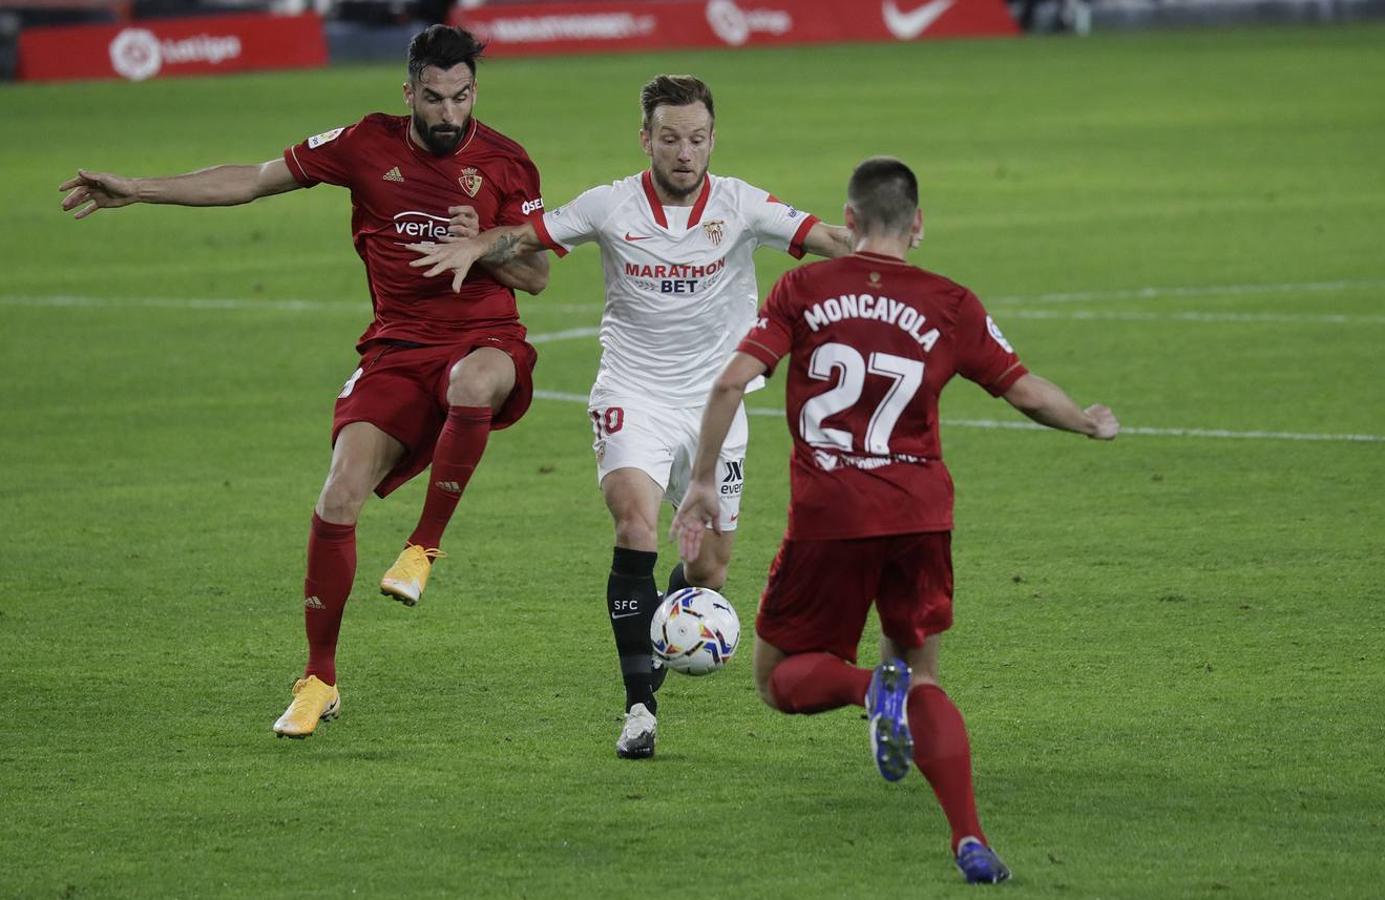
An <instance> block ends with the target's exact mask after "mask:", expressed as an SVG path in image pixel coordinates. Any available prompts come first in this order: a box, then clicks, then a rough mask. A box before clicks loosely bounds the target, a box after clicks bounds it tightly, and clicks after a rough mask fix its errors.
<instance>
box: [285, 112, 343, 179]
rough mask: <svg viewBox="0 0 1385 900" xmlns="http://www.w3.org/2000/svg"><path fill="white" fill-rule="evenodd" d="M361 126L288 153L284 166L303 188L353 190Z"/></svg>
mask: <svg viewBox="0 0 1385 900" xmlns="http://www.w3.org/2000/svg"><path fill="white" fill-rule="evenodd" d="M361 124H362V123H360V122H357V123H356V124H355V125H352V126H350V127H347V128H334V129H332V130H331V131H324V132H323V133H322V134H317V135H313V136H312V137H310V138H308V139H307V140H305V141H303V142H302V143H300V144H294V145H293V146H292V147H289V148H288V149H286V150H285V151H284V162H286V163H288V167H289V171H290V172H292V173H293V177H294V178H295V179H296V180H297V181H298V183H299V184H301V185H302V186H303V187H312V186H314V185H317V184H323V183H326V184H337V185H341V186H343V187H350V186H351V174H352V172H353V171H354V170H355V168H356V165H355V163H356V162H357V157H358V153H357V151H358V149H359V148H358V146H357V145H358V144H359V142H360V136H359V130H360V128H361Z"/></svg>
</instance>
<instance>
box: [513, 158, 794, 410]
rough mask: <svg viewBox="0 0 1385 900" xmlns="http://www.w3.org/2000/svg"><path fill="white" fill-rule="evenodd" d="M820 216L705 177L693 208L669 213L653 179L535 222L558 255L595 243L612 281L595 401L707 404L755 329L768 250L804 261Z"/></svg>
mask: <svg viewBox="0 0 1385 900" xmlns="http://www.w3.org/2000/svg"><path fill="white" fill-rule="evenodd" d="M816 222H817V218H816V217H814V216H811V215H808V214H806V213H803V212H800V211H799V210H796V209H794V208H793V207H791V206H789V205H787V204H785V203H782V202H780V201H779V200H777V199H776V198H774V197H773V196H771V195H770V194H769V193H767V192H765V191H762V190H760V189H759V188H757V187H753V186H751V185H749V184H746V183H745V182H744V181H741V180H740V179H738V178H721V177H717V176H713V175H711V174H708V176H707V178H706V181H705V183H704V184H703V186H702V191H701V193H700V194H699V195H698V197H697V200H696V202H695V203H694V204H693V205H692V206H664V205H662V204H661V203H660V202H659V198H658V195H657V194H656V193H655V192H654V184H653V179H652V177H651V175H650V173H649V172H648V171H645V172H643V173H641V174H639V175H631V176H630V177H629V178H624V179H621V180H620V181H616V182H613V183H611V184H609V185H601V186H600V187H594V188H592V189H591V190H589V191H587V192H585V193H583V194H581V195H580V196H578V197H577V199H575V200H573V201H572V202H571V203H569V204H567V205H566V206H563V207H560V208H558V209H555V210H553V211H552V212H548V213H545V214H544V216H543V218H542V219H537V220H535V226H536V229H537V231H538V233H539V238H540V240H542V241H543V242H544V244H545V245H546V246H547V247H548V248H549V249H551V250H553V251H554V252H556V253H557V254H558V255H559V256H562V255H565V254H566V253H567V252H568V251H569V250H571V249H572V248H573V247H575V246H577V245H578V244H585V243H587V242H589V241H596V242H597V243H598V244H599V245H600V246H601V263H602V268H603V270H604V273H605V277H606V301H605V309H604V310H603V312H602V314H601V351H602V352H601V368H600V370H599V372H598V373H597V376H596V384H595V385H593V386H592V399H593V402H598V401H599V402H600V403H602V404H609V403H613V402H619V401H620V400H622V399H638V400H642V401H645V402H648V401H650V400H654V401H656V402H660V403H663V404H666V405H669V406H676V407H688V406H702V405H703V404H704V403H706V401H707V393H708V391H709V390H710V389H711V386H712V382H713V381H714V380H715V379H716V376H717V375H718V374H720V372H721V370H722V368H723V367H724V366H725V365H726V361H727V359H729V358H730V356H731V353H732V352H733V351H734V350H735V349H736V345H737V344H738V343H740V340H741V338H743V337H745V334H746V332H747V331H749V330H750V326H751V325H752V324H753V323H754V321H755V310H756V309H757V308H758V306H759V290H758V288H757V287H756V284H755V265H754V262H753V261H752V259H751V256H752V254H753V253H754V252H755V248H756V247H759V246H761V245H766V246H770V247H775V248H777V249H779V250H786V251H788V252H789V253H790V254H791V255H793V256H794V257H801V256H803V241H804V239H805V238H806V237H807V235H808V231H809V230H810V229H811V228H812V227H813V225H814V224H815V223H816Z"/></svg>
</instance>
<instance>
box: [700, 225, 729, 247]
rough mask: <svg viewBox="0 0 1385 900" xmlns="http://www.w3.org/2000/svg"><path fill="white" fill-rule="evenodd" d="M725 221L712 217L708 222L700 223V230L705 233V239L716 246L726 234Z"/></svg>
mask: <svg viewBox="0 0 1385 900" xmlns="http://www.w3.org/2000/svg"><path fill="white" fill-rule="evenodd" d="M725 226H726V222H725V221H724V220H722V219H713V220H712V221H710V222H703V223H702V231H703V232H704V233H705V234H706V235H707V240H709V241H711V242H712V246H713V247H716V246H718V245H720V244H721V239H722V238H723V237H725V236H726V228H725Z"/></svg>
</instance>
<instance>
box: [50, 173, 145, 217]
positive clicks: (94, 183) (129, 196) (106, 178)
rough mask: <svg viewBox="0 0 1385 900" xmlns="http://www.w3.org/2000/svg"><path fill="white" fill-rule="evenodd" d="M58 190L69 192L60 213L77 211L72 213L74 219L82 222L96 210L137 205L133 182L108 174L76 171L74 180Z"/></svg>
mask: <svg viewBox="0 0 1385 900" xmlns="http://www.w3.org/2000/svg"><path fill="white" fill-rule="evenodd" d="M58 190H60V191H69V192H70V193H69V194H68V195H67V196H66V197H64V198H63V210H64V211H66V212H72V211H73V210H76V212H74V213H73V214H72V218H74V219H85V218H86V217H87V216H89V215H91V214H92V213H94V212H96V211H97V210H98V209H118V208H120V207H122V206H129V205H130V204H131V203H138V202H139V194H138V190H137V189H136V186H135V182H134V180H133V179H130V178H121V177H120V176H119V175H111V174H109V173H107V172H88V171H87V170H86V169H78V170H77V177H75V178H69V179H68V180H67V181H64V182H63V183H62V184H60V185H58Z"/></svg>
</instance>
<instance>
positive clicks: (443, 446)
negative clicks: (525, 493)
mask: <svg viewBox="0 0 1385 900" xmlns="http://www.w3.org/2000/svg"><path fill="white" fill-rule="evenodd" d="M514 388H515V363H514V360H512V359H510V356H509V354H508V353H505V352H504V351H503V350H499V349H497V348H495V347H481V348H479V349H477V350H473V351H472V352H471V353H469V354H467V356H465V357H464V358H463V359H461V360H459V361H458V362H457V363H456V364H455V365H454V366H452V369H451V371H450V372H448V378H447V423H446V424H445V425H443V428H442V433H441V434H439V435H438V443H437V446H436V447H435V448H434V450H433V467H432V469H431V470H430V471H429V474H428V493H427V496H426V497H425V498H424V501H423V512H422V514H421V515H420V516H419V520H418V525H417V526H416V527H415V528H414V531H413V534H411V535H409V539H408V541H406V542H405V544H404V549H403V550H402V551H400V553H399V558H398V559H396V560H395V562H394V565H393V566H390V568H389V571H387V572H386V573H385V575H384V577H383V578H382V579H380V593H382V594H384V595H385V596H387V597H393V598H394V599H396V600H398V601H399V602H400V603H403V604H404V605H405V606H413V605H415V604H416V603H418V600H419V598H420V597H421V596H422V595H423V589H424V588H425V587H427V585H428V576H429V574H430V573H431V572H432V568H433V560H434V559H436V558H438V557H439V556H442V555H443V554H442V551H441V550H439V549H438V545H439V544H440V543H442V533H443V530H444V529H446V528H447V523H448V522H449V521H451V519H452V514H453V513H454V512H455V511H456V509H457V501H459V500H460V499H461V497H462V492H463V491H464V490H466V485H467V482H468V481H470V480H471V474H472V473H473V472H475V471H476V466H477V465H478V464H479V463H480V461H481V455H482V454H483V453H484V452H485V450H486V441H487V439H488V438H489V437H490V431H491V419H492V417H493V416H494V415H495V413H496V412H498V411H499V410H500V408H501V407H502V406H504V405H505V401H506V400H507V399H508V398H509V396H510V392H511V391H513V390H514Z"/></svg>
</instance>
